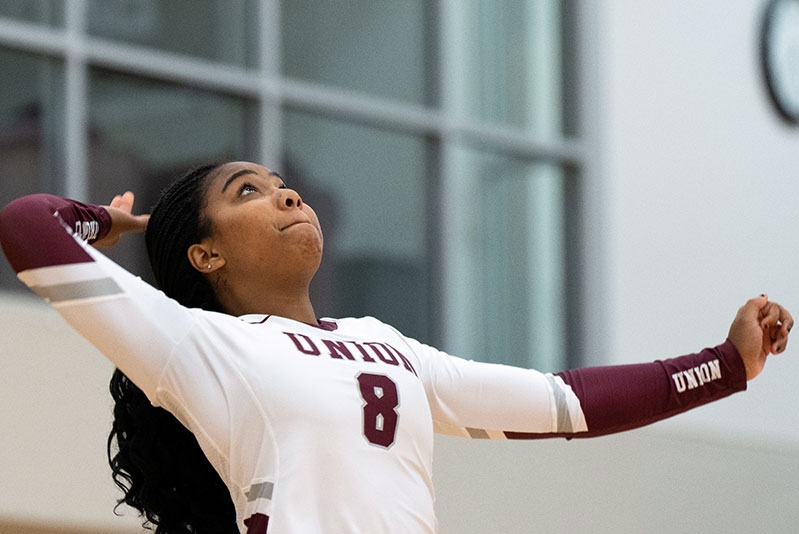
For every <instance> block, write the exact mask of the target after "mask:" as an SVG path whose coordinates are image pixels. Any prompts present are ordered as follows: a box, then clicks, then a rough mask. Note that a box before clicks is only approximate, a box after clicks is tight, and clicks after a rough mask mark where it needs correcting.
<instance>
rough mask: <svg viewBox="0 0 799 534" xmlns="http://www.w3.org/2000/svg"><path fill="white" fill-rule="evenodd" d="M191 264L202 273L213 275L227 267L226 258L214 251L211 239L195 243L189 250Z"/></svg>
mask: <svg viewBox="0 0 799 534" xmlns="http://www.w3.org/2000/svg"><path fill="white" fill-rule="evenodd" d="M187 255H188V257H189V263H191V265H192V267H194V268H195V269H197V270H198V271H200V272H201V273H212V272H214V271H216V270H217V269H219V268H220V267H222V266H223V265H225V258H223V257H222V256H220V255H219V254H217V253H216V252H215V251H214V247H213V241H212V240H211V238H210V237H207V238H205V239H203V240H202V241H201V242H199V243H195V244H193V245H191V246H190V247H189V249H188V250H187Z"/></svg>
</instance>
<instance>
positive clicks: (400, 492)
mask: <svg viewBox="0 0 799 534" xmlns="http://www.w3.org/2000/svg"><path fill="white" fill-rule="evenodd" d="M81 246H82V247H84V249H85V250H86V251H87V252H88V254H89V255H90V256H91V258H92V259H93V260H94V261H91V262H85V263H74V264H67V265H54V266H48V267H41V268H36V269H29V270H26V271H23V272H21V273H20V274H19V276H20V278H21V279H22V280H23V281H24V282H25V283H26V284H27V285H28V286H30V287H31V288H32V289H33V290H34V291H36V292H37V293H38V294H39V295H41V296H43V297H45V298H47V299H48V300H50V301H51V303H52V304H53V306H54V307H55V308H56V309H57V310H58V312H59V313H60V314H61V315H62V316H63V317H64V318H65V319H66V320H67V321H68V322H69V323H70V324H71V325H72V326H73V327H74V328H75V329H76V330H77V331H78V332H79V333H80V334H82V335H83V336H84V337H85V338H87V339H88V340H89V341H91V342H92V343H93V344H94V345H95V346H96V347H97V348H98V349H99V350H100V351H101V352H102V353H103V354H104V355H106V356H107V357H108V358H109V359H110V360H111V361H112V362H113V363H114V364H115V365H116V366H118V367H119V369H120V370H122V371H123V372H124V373H125V374H126V375H127V376H128V377H129V378H130V379H131V380H132V381H133V382H134V383H135V384H136V385H137V386H138V387H139V388H141V389H142V390H143V391H144V392H145V394H146V395H147V397H148V398H149V399H150V401H151V402H152V404H154V405H156V406H162V407H164V408H165V409H167V410H169V411H170V412H171V413H173V414H174V415H175V416H176V417H177V418H178V419H179V420H180V421H181V422H182V423H183V424H184V425H185V426H186V427H187V428H189V429H190V430H191V431H192V432H193V433H194V435H195V436H196V437H197V440H198V442H199V443H200V446H201V447H202V449H203V451H204V452H205V454H206V455H207V457H208V458H209V460H210V461H211V463H212V465H213V466H214V467H215V468H216V470H217V472H218V473H219V475H220V476H221V478H222V479H223V480H224V482H225V483H226V484H227V486H228V488H229V489H230V494H231V496H232V499H233V502H234V504H235V508H236V513H237V520H238V524H239V528H240V530H241V531H242V532H246V531H247V528H246V526H245V525H246V524H247V523H248V522H249V521H248V520H249V519H250V518H252V517H256V516H257V515H258V514H261V515H264V516H266V517H267V518H268V526H269V528H268V532H269V533H270V534H307V533H311V532H347V533H364V534H374V533H382V534H385V533H411V532H412V533H433V532H435V531H436V519H435V515H434V509H433V502H434V490H433V484H432V459H433V433H434V429H435V430H436V431H439V432H446V433H449V434H456V435H462V436H464V437H480V438H500V439H501V438H504V437H505V434H504V431H512V432H530V433H570V432H581V431H584V430H586V423H585V418H584V416H583V413H582V411H581V408H580V403H579V400H578V399H577V397H576V396H575V395H574V393H573V392H572V389H571V388H570V387H569V386H568V385H566V384H565V383H564V382H563V381H562V380H561V379H560V378H559V377H555V376H552V375H545V374H542V373H539V372H536V371H533V370H526V369H524V370H523V369H518V368H513V367H508V366H502V365H489V364H483V363H477V362H470V361H465V360H462V359H458V358H455V357H452V356H450V355H447V354H445V353H443V352H440V351H438V350H436V349H433V348H431V347H429V346H426V345H423V344H421V343H419V342H417V341H415V340H413V339H409V338H407V337H405V336H403V335H401V334H400V333H399V332H397V331H396V330H395V329H393V328H392V327H390V326H388V325H385V324H384V323H382V322H380V321H378V320H376V319H373V318H360V319H353V318H349V319H340V320H326V321H322V322H320V325H307V324H304V323H300V322H296V321H292V320H289V319H285V318H281V317H276V316H245V317H241V318H236V317H232V316H228V315H224V314H220V313H213V312H206V311H202V310H191V309H187V308H184V307H183V306H181V305H179V304H178V303H177V302H175V301H173V300H171V299H169V298H167V297H166V296H165V295H164V294H163V293H161V292H160V291H158V290H156V289H155V288H153V287H151V286H150V285H148V284H146V283H145V282H143V281H141V280H140V279H139V278H137V277H135V276H133V275H132V274H130V273H128V272H127V271H125V270H124V269H122V268H121V267H119V266H118V265H116V264H114V263H113V262H112V261H110V260H109V259H107V258H106V257H105V256H103V255H102V254H100V253H99V252H97V251H96V250H94V249H93V248H91V247H89V246H87V245H85V244H83V243H82V242H81Z"/></svg>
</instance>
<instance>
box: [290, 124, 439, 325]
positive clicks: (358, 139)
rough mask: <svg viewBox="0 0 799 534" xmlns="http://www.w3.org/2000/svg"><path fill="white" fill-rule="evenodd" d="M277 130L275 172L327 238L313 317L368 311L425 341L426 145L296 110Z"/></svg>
mask: <svg viewBox="0 0 799 534" xmlns="http://www.w3.org/2000/svg"><path fill="white" fill-rule="evenodd" d="M284 125H285V126H284V132H283V135H284V150H285V155H284V162H283V170H282V171H281V173H282V174H284V176H285V177H286V181H287V182H288V184H289V185H290V186H292V187H295V188H296V189H297V190H298V191H299V192H300V194H301V195H302V196H303V198H304V199H305V201H306V202H308V204H309V205H311V206H312V207H313V208H314V209H315V211H316V212H317V214H318V216H319V219H320V222H321V224H322V230H323V233H324V235H325V256H324V259H323V262H322V267H321V268H320V271H319V273H318V275H317V277H316V278H315V280H314V283H313V285H312V292H313V294H312V296H313V298H314V303H315V307H316V308H315V309H316V312H317V314H320V315H324V316H334V317H335V316H348V315H355V316H362V315H372V316H375V317H377V318H379V319H381V320H383V321H385V322H387V323H389V324H392V325H393V326H395V327H396V328H398V329H400V330H401V331H402V332H403V333H405V334H406V335H409V336H412V337H415V338H417V339H420V340H428V337H429V335H430V324H429V323H430V317H429V314H428V312H427V308H428V296H427V294H428V291H427V289H428V284H429V282H430V273H429V266H428V251H427V232H428V222H429V221H428V217H427V215H428V213H430V209H429V208H430V203H429V202H428V195H427V187H428V186H429V177H428V176H427V170H426V166H425V162H426V159H427V158H426V152H427V147H426V143H425V141H424V140H423V139H421V138H417V137H412V136H408V135H402V134H398V133H394V132H390V131H384V130H378V129H375V128H369V127H365V126H360V125H357V124H351V123H345V122H337V121H334V120H328V119H325V118H322V117H318V116H313V115H309V114H303V113H298V112H287V113H286V114H285V115H284Z"/></svg>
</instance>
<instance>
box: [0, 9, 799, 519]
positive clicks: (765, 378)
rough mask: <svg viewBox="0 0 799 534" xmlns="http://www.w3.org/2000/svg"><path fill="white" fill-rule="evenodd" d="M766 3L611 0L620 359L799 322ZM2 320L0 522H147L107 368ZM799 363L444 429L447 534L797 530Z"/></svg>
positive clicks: (615, 310) (14, 319) (797, 148)
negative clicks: (595, 432)
mask: <svg viewBox="0 0 799 534" xmlns="http://www.w3.org/2000/svg"><path fill="white" fill-rule="evenodd" d="M763 5H764V2H763V1H760V0H703V1H702V2H695V1H693V0H668V1H663V0H605V1H604V2H602V4H601V6H602V9H600V10H599V11H600V15H601V16H600V17H599V19H598V21H597V23H598V24H600V25H601V30H602V31H601V32H600V34H601V37H602V39H601V42H600V43H599V44H598V46H599V49H598V50H597V58H598V59H599V65H598V68H599V69H600V75H599V80H600V83H599V85H598V86H597V87H596V100H595V101H594V102H592V105H595V106H598V109H599V115H600V116H601V118H602V122H601V123H600V125H599V126H600V131H599V135H598V138H599V140H600V141H601V145H600V147H599V148H600V150H599V152H600V154H601V156H600V158H599V162H600V163H601V167H600V168H599V169H597V173H596V175H595V177H596V178H598V179H599V180H600V182H599V184H600V186H601V194H600V195H597V196H596V197H595V198H596V201H597V202H600V203H601V205H600V206H598V207H597V206H594V207H595V208H598V210H597V211H598V212H599V213H602V214H604V215H603V216H604V221H603V222H604V224H603V226H602V228H599V229H597V231H596V237H597V239H599V240H601V243H600V245H599V246H598V248H599V249H600V250H604V251H605V253H606V254H607V256H606V261H607V269H606V273H607V277H606V279H604V280H602V281H601V283H602V286H603V287H602V291H603V293H604V295H605V298H604V299H603V300H601V301H600V302H598V303H597V305H596V308H597V309H596V310H595V311H596V313H601V314H606V316H607V319H606V320H605V321H604V323H605V324H606V326H607V331H606V332H595V333H594V334H595V335H596V336H597V339H598V340H600V338H601V341H600V342H599V343H598V345H600V346H604V347H607V352H608V354H607V355H606V357H607V359H609V360H610V361H611V362H633V361H644V360H649V359H653V358H656V357H667V356H672V355H676V354H680V353H685V352H690V351H694V350H696V349H699V348H702V347H703V346H707V345H712V344H716V343H718V342H720V341H722V340H723V339H724V337H725V335H726V332H727V328H728V325H729V322H730V321H731V319H732V317H733V315H734V313H735V311H736V309H737V308H738V306H739V305H740V304H742V303H743V301H744V300H745V299H747V298H748V297H750V296H752V295H755V294H758V293H760V292H764V291H765V292H768V293H769V294H770V295H772V297H774V298H775V299H779V300H780V301H782V302H784V303H785V304H787V305H789V306H790V307H791V308H793V310H794V312H796V313H797V315H799V281H797V277H796V273H797V272H799V269H797V267H799V251H798V250H797V247H795V246H794V241H793V239H792V238H793V234H794V230H795V226H796V217H795V215H794V210H795V207H794V206H795V204H796V202H795V200H794V199H796V198H799V184H798V183H797V181H798V180H799V172H797V169H799V129H796V128H794V129H790V128H787V127H785V126H784V125H782V124H781V123H780V122H779V120H778V119H777V118H776V115H775V114H774V113H773V111H772V109H771V108H770V107H769V104H768V102H767V101H766V98H765V91H764V88H763V86H762V80H761V79H760V71H759V65H758V58H757V41H758V39H757V32H758V27H759V18H760V11H761V9H762V8H763ZM43 321H45V322H43ZM0 324H2V325H3V335H2V337H0V404H2V411H0V428H2V429H3V431H2V432H0V450H2V454H0V517H4V516H6V517H7V516H13V517H28V518H31V517H33V518H39V519H41V518H45V519H51V520H64V521H66V522H68V523H83V524H86V525H115V527H114V528H113V531H116V532H121V531H122V530H123V529H124V528H126V527H129V526H131V525H135V524H136V522H135V520H133V519H132V518H128V519H129V520H127V521H122V522H119V521H118V520H116V519H115V518H114V517H113V516H112V515H111V512H110V510H111V507H112V506H113V503H114V498H115V496H116V493H115V490H114V488H113V486H112V484H111V483H110V481H109V480H108V469H107V467H106V466H105V464H104V455H105V451H104V443H105V436H106V433H107V429H108V424H109V423H108V422H109V408H110V406H109V400H108V396H107V394H106V383H107V379H108V376H109V374H110V371H111V369H110V366H109V365H108V364H106V363H105V362H104V360H102V358H100V357H99V356H97V355H96V354H94V353H93V351H92V349H91V348H90V347H88V346H86V344H85V343H84V342H82V341H81V340H79V339H77V338H76V337H75V336H74V335H73V334H71V333H68V332H67V331H66V329H65V327H64V326H63V324H62V323H60V322H59V320H58V318H57V317H55V314H54V313H53V312H52V311H51V310H48V309H47V308H45V307H44V306H43V305H41V304H38V303H31V301H30V300H29V299H23V300H19V299H18V298H10V297H5V296H4V297H2V298H0ZM603 352H604V351H603ZM797 354H799V341H797V340H794V341H793V344H792V346H789V349H788V352H787V354H785V355H783V356H780V357H775V358H773V360H772V361H771V362H770V363H769V365H768V366H767V368H766V371H765V372H764V373H763V375H762V376H761V377H759V378H758V379H757V380H756V381H754V382H753V383H751V384H750V391H749V392H747V393H745V394H740V395H737V396H735V397H733V398H730V399H727V400H724V401H722V402H720V403H717V404H716V405H713V406H708V407H705V408H702V409H700V410H697V411H696V412H693V413H691V414H687V415H684V416H680V417H679V418H677V419H674V420H672V421H669V422H664V423H660V424H658V425H655V426H654V427H652V428H649V429H645V430H641V431H637V432H633V433H627V434H624V435H620V436H613V437H608V438H601V439H598V440H589V441H574V442H569V443H566V442H563V441H552V442H532V443H527V442H524V443H522V442H519V443H495V442H490V443H489V442H468V441H463V440H454V439H439V440H438V441H437V445H438V451H437V455H436V470H437V471H436V482H437V487H438V494H439V501H438V510H439V515H440V520H441V531H442V533H443V534H468V533H469V532H475V533H477V532H485V531H486V530H488V529H492V530H493V531H496V532H534V531H540V532H547V531H558V532H591V533H597V532H600V533H601V532H615V533H619V532H650V533H651V532H663V533H671V532H676V531H683V532H706V533H707V532H710V533H713V532H753V531H760V532H790V531H795V530H796V528H797V527H798V526H799V507H797V506H796V502H799V415H797V411H796V410H795V409H794V404H795V402H796V399H797V395H796V393H795V392H794V390H795V389H796V388H795V386H794V381H795V380H794V377H795V376H797V375H799V357H797V356H796V355H797ZM42 438H44V439H42ZM120 525H122V526H120Z"/></svg>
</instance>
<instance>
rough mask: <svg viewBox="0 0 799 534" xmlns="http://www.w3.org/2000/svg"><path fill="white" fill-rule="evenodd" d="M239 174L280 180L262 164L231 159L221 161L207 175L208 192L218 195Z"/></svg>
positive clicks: (277, 175)
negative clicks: (226, 161)
mask: <svg viewBox="0 0 799 534" xmlns="http://www.w3.org/2000/svg"><path fill="white" fill-rule="evenodd" d="M239 176H253V177H260V178H266V179H271V180H278V181H279V180H282V178H281V176H280V175H279V174H277V173H276V172H274V171H272V170H271V169H269V168H267V167H264V166H263V165H259V164H257V163H250V162H247V161H233V162H229V163H223V164H222V165H220V166H219V167H217V168H216V169H215V170H214V171H213V172H212V173H211V174H210V175H209V176H208V181H207V182H206V184H207V190H208V194H209V195H210V196H215V195H218V194H219V193H221V192H222V191H223V190H224V189H226V188H227V186H228V185H229V184H230V183H231V182H233V181H234V180H235V179H236V178H238V177H239Z"/></svg>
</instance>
